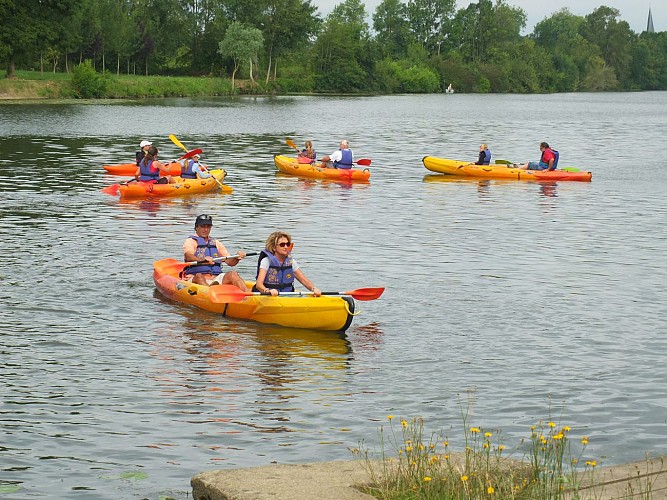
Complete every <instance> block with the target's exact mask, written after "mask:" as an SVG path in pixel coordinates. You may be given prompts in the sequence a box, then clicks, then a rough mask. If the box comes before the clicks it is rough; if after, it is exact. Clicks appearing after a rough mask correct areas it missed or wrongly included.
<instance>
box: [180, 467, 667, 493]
mask: <svg viewBox="0 0 667 500" xmlns="http://www.w3.org/2000/svg"><path fill="white" fill-rule="evenodd" d="M593 481H594V483H593V484H591V481H590V480H589V478H588V477H583V478H582V485H581V489H580V497H581V498H595V499H596V500H612V499H625V500H629V499H649V498H652V499H655V500H658V499H665V498H667V462H666V461H665V457H659V458H654V459H651V460H642V461H640V462H633V463H631V464H626V465H617V466H613V467H604V468H599V469H596V471H595V474H594V475H593ZM369 483H370V477H369V475H368V473H367V472H366V469H365V467H364V463H363V462H362V461H361V460H349V461H336V462H318V463H310V464H299V465H268V466H264V467H252V468H245V469H230V470H214V471H208V472H203V473H201V474H197V475H196V476H195V477H193V478H192V481H191V485H192V497H193V498H194V500H372V499H373V498H374V497H372V496H370V495H366V494H364V493H362V492H360V491H359V490H357V489H356V488H355V487H354V486H359V485H363V484H369ZM565 498H567V496H566V497H565ZM570 498H574V495H572V496H571V497H570Z"/></svg>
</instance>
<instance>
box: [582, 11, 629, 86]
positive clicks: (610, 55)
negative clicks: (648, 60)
mask: <svg viewBox="0 0 667 500" xmlns="http://www.w3.org/2000/svg"><path fill="white" fill-rule="evenodd" d="M619 15H620V12H619V11H618V9H614V8H611V7H606V6H604V5H603V6H602V7H598V8H597V9H595V10H594V11H593V12H591V13H590V14H588V15H587V16H586V17H585V21H584V22H583V23H582V24H581V26H580V27H579V33H580V34H581V36H583V37H584V38H585V39H587V40H588V41H589V42H590V43H592V44H595V45H597V46H598V47H599V48H600V53H601V55H602V59H603V60H604V62H605V65H604V67H605V68H611V69H612V70H613V71H614V72H615V73H616V78H617V80H618V81H619V82H620V83H621V85H624V86H626V87H627V84H628V83H629V79H630V53H631V46H632V43H633V41H634V39H635V37H636V35H635V34H634V33H633V32H632V31H631V30H630V25H629V24H628V23H627V22H626V21H619V20H618V19H617V18H618V17H619ZM592 67H594V68H599V65H597V64H594V65H593V66H592Z"/></svg>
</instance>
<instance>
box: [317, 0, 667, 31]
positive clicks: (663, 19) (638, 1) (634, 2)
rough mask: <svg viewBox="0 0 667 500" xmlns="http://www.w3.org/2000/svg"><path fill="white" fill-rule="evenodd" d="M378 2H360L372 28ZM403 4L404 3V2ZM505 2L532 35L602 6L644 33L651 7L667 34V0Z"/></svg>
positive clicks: (332, 0) (328, 0) (327, 7)
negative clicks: (557, 19)
mask: <svg viewBox="0 0 667 500" xmlns="http://www.w3.org/2000/svg"><path fill="white" fill-rule="evenodd" d="M381 1H382V0H362V2H363V3H364V4H365V5H366V12H367V13H368V15H369V24H370V26H371V28H372V27H373V26H372V15H373V14H374V13H375V9H376V8H377V6H378V5H380V3H381ZM404 1H405V2H406V3H407V0H404ZM311 2H312V4H313V5H315V6H316V7H317V8H318V9H319V11H320V14H322V15H323V16H326V15H327V14H329V12H331V10H332V9H333V8H334V7H335V6H336V5H338V4H339V3H342V0H311ZM470 3H477V2H476V1H475V2H470V1H469V0H468V1H465V0H463V1H462V0H457V2H456V8H457V9H461V8H465V7H467V6H468V5H469V4H470ZM506 3H507V4H508V5H511V6H513V7H521V8H522V9H523V10H524V12H525V13H526V17H527V23H526V33H530V32H532V31H533V28H534V27H535V24H537V23H539V22H540V21H541V20H542V19H544V18H545V17H548V16H550V15H551V14H553V13H554V12H556V11H558V10H560V9H561V8H563V7H567V8H569V9H570V12H572V13H573V14H576V15H578V16H585V15H587V14H590V13H591V12H593V11H594V10H595V9H597V8H598V7H600V6H602V5H606V6H607V7H613V8H615V9H618V10H619V12H620V13H621V16H620V18H621V19H622V20H623V21H627V22H628V24H629V25H630V29H631V30H632V31H634V32H636V33H641V32H642V31H644V30H646V21H647V19H648V9H649V7H651V12H652V14H653V26H654V27H655V31H667V1H665V0H653V1H651V2H648V1H647V0H554V1H551V2H548V3H549V6H545V3H546V2H544V0H506Z"/></svg>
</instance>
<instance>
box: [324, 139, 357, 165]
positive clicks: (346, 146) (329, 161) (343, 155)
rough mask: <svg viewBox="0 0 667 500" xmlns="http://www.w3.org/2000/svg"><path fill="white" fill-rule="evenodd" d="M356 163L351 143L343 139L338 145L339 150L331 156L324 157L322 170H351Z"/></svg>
mask: <svg viewBox="0 0 667 500" xmlns="http://www.w3.org/2000/svg"><path fill="white" fill-rule="evenodd" d="M353 163H354V153H353V152H352V150H351V149H350V143H349V142H348V141H347V140H346V139H343V140H342V141H340V144H339V145H338V149H337V150H336V151H334V152H333V153H331V154H330V155H329V156H323V157H322V168H329V167H333V168H342V169H350V168H352V164H353Z"/></svg>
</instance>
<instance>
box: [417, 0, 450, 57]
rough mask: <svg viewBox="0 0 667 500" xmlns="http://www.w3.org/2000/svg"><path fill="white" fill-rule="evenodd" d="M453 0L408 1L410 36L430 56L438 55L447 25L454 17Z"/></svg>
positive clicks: (446, 31) (447, 30) (447, 28)
mask: <svg viewBox="0 0 667 500" xmlns="http://www.w3.org/2000/svg"><path fill="white" fill-rule="evenodd" d="M455 3H456V2H455V0H409V1H408V7H407V10H408V18H409V22H410V30H411V31H412V36H413V37H414V39H415V40H417V43H419V44H420V45H421V46H422V47H423V48H425V49H426V50H427V51H428V52H429V53H430V54H440V50H441V47H442V44H443V43H444V42H445V38H446V34H447V33H448V32H449V24H450V22H451V19H452V16H453V15H454V6H455Z"/></svg>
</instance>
